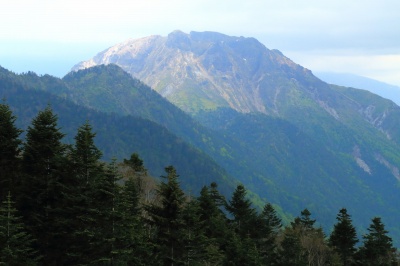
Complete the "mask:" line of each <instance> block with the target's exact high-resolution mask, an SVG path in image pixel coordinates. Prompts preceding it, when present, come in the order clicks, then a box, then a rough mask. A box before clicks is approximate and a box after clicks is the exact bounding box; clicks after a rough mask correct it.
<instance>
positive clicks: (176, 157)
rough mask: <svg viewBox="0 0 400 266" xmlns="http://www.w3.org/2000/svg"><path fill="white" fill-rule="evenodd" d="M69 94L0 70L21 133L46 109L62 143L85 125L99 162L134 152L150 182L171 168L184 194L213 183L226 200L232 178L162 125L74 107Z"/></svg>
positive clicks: (46, 81)
mask: <svg viewBox="0 0 400 266" xmlns="http://www.w3.org/2000/svg"><path fill="white" fill-rule="evenodd" d="M112 70H113V69H110V71H112ZM118 73H120V72H118V71H117V72H115V73H114V74H118ZM130 79H131V78H130ZM68 90H72V89H70V88H69V87H68V85H67V83H65V82H64V81H63V80H61V79H58V78H55V77H52V76H49V75H44V76H37V75H36V74H35V73H33V72H29V73H26V74H21V75H16V74H14V73H12V72H10V71H8V70H6V69H4V68H1V67H0V97H1V98H2V99H5V100H6V103H7V104H8V105H10V107H11V109H12V111H13V113H14V114H15V115H16V116H17V126H18V127H19V128H21V129H24V130H26V129H27V127H28V125H30V123H31V121H32V118H33V117H34V116H36V115H37V113H38V112H39V111H40V110H43V109H44V108H45V107H46V106H48V104H50V105H51V107H52V109H53V111H54V112H55V113H56V114H57V115H58V118H59V121H58V122H59V123H58V124H59V126H60V128H61V132H63V133H65V134H66V138H65V140H64V141H65V142H66V143H71V144H72V143H74V139H73V137H74V136H75V135H76V133H77V129H78V127H79V126H81V125H83V124H84V123H85V121H89V123H90V124H91V125H92V126H93V130H94V132H96V134H97V135H96V138H95V142H96V145H97V146H98V147H99V149H100V150H101V151H102V152H103V154H104V156H103V159H104V160H111V159H112V158H116V159H119V160H122V159H124V158H129V157H130V155H131V154H132V153H134V152H136V153H138V154H139V155H140V157H141V158H142V159H143V160H144V163H145V166H146V167H147V168H148V169H149V173H150V174H152V175H153V176H155V177H159V176H160V175H163V174H165V172H164V167H166V166H168V165H174V166H175V167H176V169H177V171H178V173H179V174H180V175H181V182H182V186H183V187H184V188H185V189H186V190H188V191H189V190H196V191H197V190H198V188H199V187H202V186H204V185H209V184H210V183H211V182H218V184H220V185H221V191H222V192H223V193H224V194H226V195H228V194H229V193H231V192H232V191H233V189H234V183H235V179H234V178H233V177H229V176H228V174H227V173H226V171H225V170H224V169H223V168H222V167H220V166H219V165H218V164H217V163H216V162H215V161H213V160H212V159H211V158H210V157H209V156H208V155H206V154H205V153H204V152H202V151H201V150H199V149H197V148H195V147H193V145H191V144H189V143H187V142H185V141H184V140H183V139H182V138H180V137H178V136H176V135H175V134H173V133H172V132H170V131H169V130H168V129H166V128H165V127H163V126H162V125H159V124H157V123H155V122H152V121H150V120H148V119H144V118H140V117H138V116H132V115H117V114H115V113H104V112H99V111H96V110H94V109H92V108H87V107H84V106H82V105H77V104H75V103H74V102H73V101H71V100H70V99H68V95H67V92H68ZM131 90H136V88H135V87H131ZM49 91H52V92H53V93H50V92H49ZM150 93H151V92H150ZM57 94H59V95H61V96H57ZM164 102H166V101H165V100H164ZM166 103H167V105H168V104H169V103H168V102H166ZM160 104H162V103H160ZM169 105H170V104H169Z"/></svg>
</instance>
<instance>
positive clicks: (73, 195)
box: [65, 121, 106, 264]
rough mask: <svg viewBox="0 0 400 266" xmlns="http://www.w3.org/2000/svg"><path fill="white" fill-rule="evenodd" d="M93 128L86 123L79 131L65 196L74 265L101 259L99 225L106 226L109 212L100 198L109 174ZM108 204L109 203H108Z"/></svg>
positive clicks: (70, 260)
mask: <svg viewBox="0 0 400 266" xmlns="http://www.w3.org/2000/svg"><path fill="white" fill-rule="evenodd" d="M95 136H96V134H95V133H94V132H93V130H92V127H91V125H90V124H89V122H88V121H86V122H85V123H84V124H83V125H82V126H80V127H79V128H78V131H77V134H76V135H75V137H74V139H75V144H74V146H73V147H72V149H71V152H70V169H71V171H70V178H69V180H68V181H69V182H68V186H66V190H65V193H66V195H67V204H66V205H67V206H66V208H67V212H68V224H69V225H68V235H69V238H68V242H67V243H68V248H67V250H66V254H67V257H68V263H70V264H88V263H92V262H93V261H95V260H97V259H98V258H99V257H100V255H99V254H100V253H101V251H100V250H99V249H98V245H99V242H100V240H99V234H101V233H102V232H99V231H98V226H99V224H103V220H102V219H103V218H104V217H103V216H101V215H100V214H101V213H102V211H103V210H105V206H102V204H103V202H102V201H101V199H100V198H99V189H100V187H101V186H100V184H103V182H104V181H105V179H106V171H105V166H104V164H103V163H101V162H100V158H101V156H102V153H101V151H100V150H99V149H98V148H97V147H96V145H95V143H94V138H95ZM104 204H105V203H104Z"/></svg>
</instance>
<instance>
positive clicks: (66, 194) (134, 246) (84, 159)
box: [0, 102, 399, 265]
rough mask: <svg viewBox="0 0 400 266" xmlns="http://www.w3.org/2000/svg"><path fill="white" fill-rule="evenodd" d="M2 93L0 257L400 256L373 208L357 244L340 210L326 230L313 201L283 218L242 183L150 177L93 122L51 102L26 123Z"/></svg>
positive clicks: (39, 261) (206, 259)
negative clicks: (68, 121)
mask: <svg viewBox="0 0 400 266" xmlns="http://www.w3.org/2000/svg"><path fill="white" fill-rule="evenodd" d="M15 122H16V117H15V116H14V115H13V114H12V111H11V110H10V107H9V106H8V105H7V104H6V103H5V102H3V103H0V200H1V202H2V203H1V205H0V264H1V265H3V264H4V265H398V264H399V257H398V253H397V249H396V248H395V247H394V246H393V243H392V239H391V238H390V236H389V235H388V233H389V232H388V231H387V230H385V226H384V223H383V222H382V220H381V218H380V217H374V218H373V219H372V220H371V224H370V227H369V228H367V230H368V233H367V234H366V235H364V236H362V241H361V243H360V242H359V241H360V240H359V239H358V237H357V233H356V228H355V227H354V226H353V225H352V219H351V215H350V214H349V213H348V212H347V210H346V209H345V208H342V209H341V210H339V213H338V214H337V218H336V219H337V223H336V224H335V225H334V228H333V229H332V232H331V233H330V234H329V235H326V234H325V233H324V232H323V230H322V228H321V227H318V226H316V220H315V219H312V215H311V212H310V211H309V210H308V209H304V210H303V211H301V213H300V215H299V216H298V217H296V218H295V219H294V220H293V221H292V222H291V223H290V224H287V225H283V224H282V221H281V219H280V218H279V217H278V215H277V212H276V210H275V209H274V206H273V205H272V204H271V203H266V204H265V206H264V208H263V209H262V210H257V209H256V208H254V207H253V206H252V204H251V201H250V200H249V199H248V198H247V196H246V194H247V191H246V188H245V187H244V186H243V185H241V184H239V185H237V187H236V189H235V191H234V192H233V193H232V195H231V197H230V199H226V198H225V197H224V196H223V195H221V194H220V193H219V191H218V185H217V184H216V183H211V184H210V185H208V186H204V187H203V188H201V190H200V192H199V193H198V194H197V195H191V194H185V193H184V192H183V190H182V189H181V187H180V182H179V175H178V173H177V171H176V169H175V168H174V167H173V166H167V167H166V168H165V175H163V176H162V177H161V181H159V182H157V181H155V179H153V178H151V177H150V176H149V175H148V173H147V170H146V169H145V167H144V164H143V161H142V159H141V158H140V157H139V155H138V154H136V153H134V154H132V155H131V157H130V158H129V159H125V160H123V161H122V162H116V160H112V161H111V162H109V163H105V162H102V161H101V157H102V153H101V151H100V150H99V149H98V148H97V147H96V145H95V143H94V139H95V136H96V134H95V133H94V132H93V129H92V127H91V125H90V123H89V122H86V123H84V124H83V125H82V126H81V127H79V129H78V130H77V133H76V135H75V137H74V140H75V142H74V144H72V145H67V144H64V143H63V142H62V139H63V137H64V134H63V133H62V132H61V130H60V128H58V126H57V116H56V115H55V114H54V113H53V111H52V109H51V107H50V106H48V107H46V108H45V109H44V110H42V111H40V112H39V113H38V114H37V115H36V117H35V118H33V120H32V122H31V124H30V126H29V127H28V128H27V131H26V137H25V141H22V140H21V139H20V135H21V133H22V130H21V129H19V128H17V127H16V126H15Z"/></svg>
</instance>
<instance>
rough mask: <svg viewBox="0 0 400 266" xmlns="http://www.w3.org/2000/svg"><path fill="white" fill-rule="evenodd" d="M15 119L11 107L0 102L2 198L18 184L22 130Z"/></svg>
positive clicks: (0, 195)
mask: <svg viewBox="0 0 400 266" xmlns="http://www.w3.org/2000/svg"><path fill="white" fill-rule="evenodd" d="M15 121H16V117H15V116H14V115H13V114H12V112H11V110H10V107H9V106H8V105H7V104H6V103H5V102H3V103H0V200H3V199H5V197H6V196H7V193H8V191H11V192H13V193H14V192H15V189H16V186H17V185H18V180H17V178H18V176H19V174H20V173H19V171H20V159H19V154H20V152H21V147H20V145H21V143H22V142H21V140H20V139H19V136H20V134H21V133H22V130H20V129H18V128H17V127H16V125H15Z"/></svg>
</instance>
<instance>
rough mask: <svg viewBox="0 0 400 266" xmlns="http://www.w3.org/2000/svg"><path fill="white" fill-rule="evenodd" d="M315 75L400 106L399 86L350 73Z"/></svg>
mask: <svg viewBox="0 0 400 266" xmlns="http://www.w3.org/2000/svg"><path fill="white" fill-rule="evenodd" d="M314 74H315V75H316V76H317V77H319V78H320V79H322V80H323V81H326V82H328V83H331V84H336V85H340V86H346V87H353V88H358V89H364V90H368V91H370V92H372V93H375V94H377V95H379V96H382V97H383V98H386V99H389V100H392V101H394V102H395V103H396V104H397V105H400V87H398V86H394V85H390V84H387V83H384V82H381V81H378V80H375V79H370V78H366V77H362V76H358V75H354V74H349V73H335V72H314Z"/></svg>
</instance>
